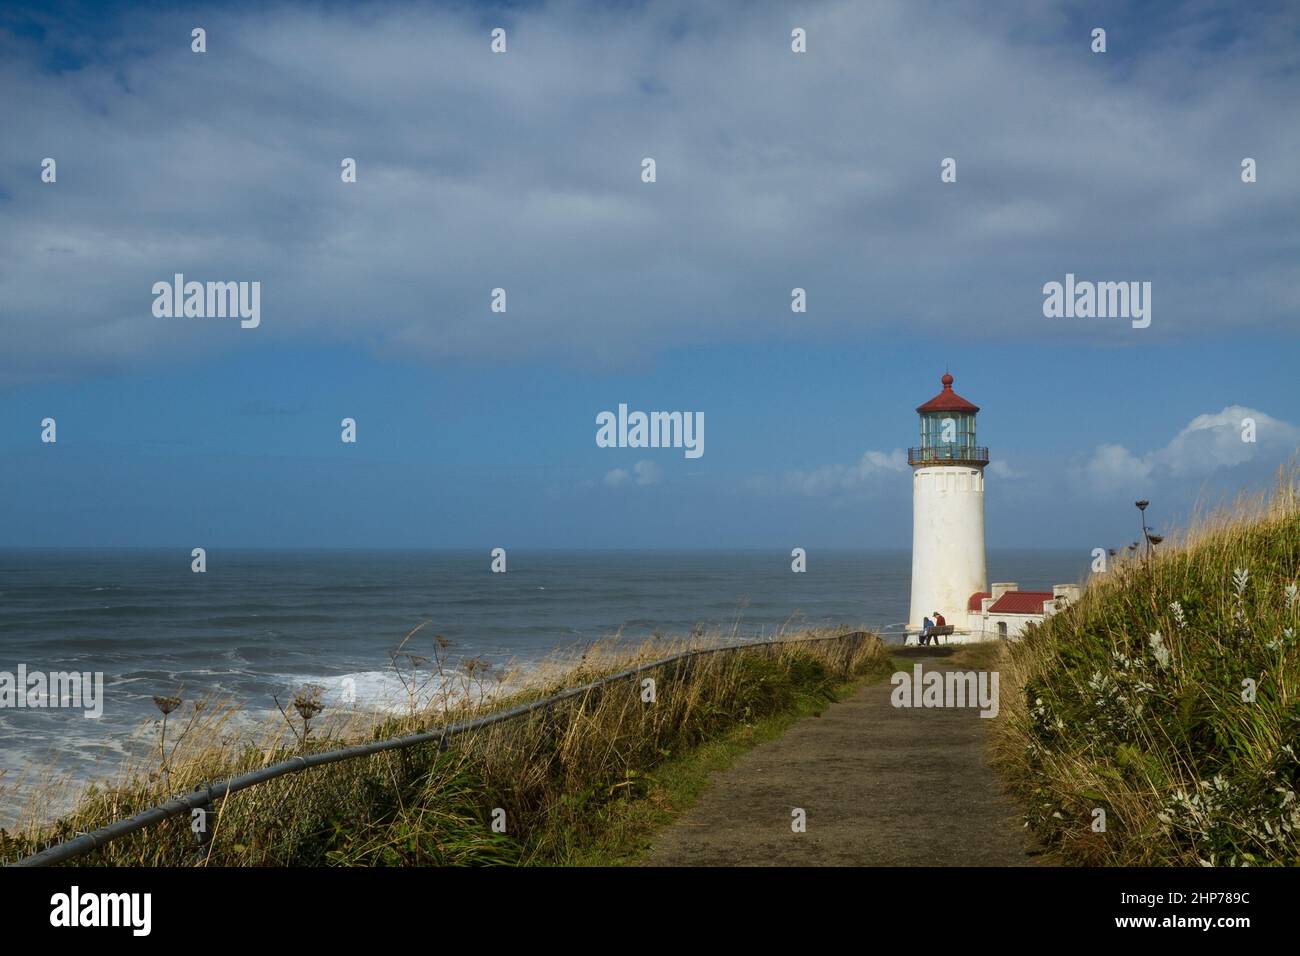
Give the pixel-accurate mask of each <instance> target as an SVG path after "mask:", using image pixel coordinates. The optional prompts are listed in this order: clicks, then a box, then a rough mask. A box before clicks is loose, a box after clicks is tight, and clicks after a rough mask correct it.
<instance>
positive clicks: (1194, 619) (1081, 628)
mask: <svg viewBox="0 0 1300 956" xmlns="http://www.w3.org/2000/svg"><path fill="white" fill-rule="evenodd" d="M1298 474H1300V473H1297V471H1296V470H1295V468H1294V467H1293V468H1291V469H1287V470H1285V471H1284V472H1283V473H1282V474H1281V475H1280V478H1279V483H1278V487H1277V490H1276V491H1275V492H1274V493H1273V494H1271V495H1261V496H1255V497H1253V498H1241V499H1239V500H1238V501H1237V502H1235V503H1234V504H1232V505H1231V506H1228V507H1223V508H1220V509H1218V510H1216V511H1214V512H1212V513H1209V514H1202V515H1200V516H1199V517H1198V520H1197V521H1196V523H1195V524H1194V525H1193V526H1192V527H1191V528H1190V530H1189V531H1188V532H1187V533H1186V534H1185V535H1184V536H1183V537H1182V539H1181V540H1180V541H1177V542H1173V541H1171V542H1167V543H1166V544H1164V545H1162V546H1161V547H1159V548H1158V549H1156V554H1155V555H1154V557H1152V558H1151V559H1149V560H1147V559H1144V558H1143V557H1141V556H1140V555H1139V556H1137V557H1135V558H1133V559H1129V560H1122V561H1120V562H1119V563H1118V565H1112V567H1111V568H1110V570H1109V571H1108V572H1107V573H1105V574H1094V575H1093V578H1092V581H1091V582H1090V584H1089V586H1088V587H1087V589H1086V590H1085V592H1084V594H1083V595H1082V598H1081V600H1080V601H1079V602H1078V603H1077V604H1076V605H1075V606H1074V607H1072V608H1070V609H1068V610H1066V611H1064V612H1062V613H1060V614H1057V615H1054V616H1053V617H1051V618H1049V619H1048V620H1047V621H1046V622H1044V624H1043V625H1042V626H1041V627H1038V628H1035V629H1033V630H1032V631H1031V633H1029V634H1028V635H1027V636H1026V637H1025V639H1024V640H1023V641H1020V642H1018V643H1017V644H1014V645H1011V646H1010V647H1009V648H1008V654H1007V659H1006V661H1005V662H1004V664H1003V669H1002V680H1003V705H1002V719H1000V720H999V721H998V722H997V723H998V725H999V726H998V728H997V743H996V748H997V750H996V752H997V761H998V763H999V764H1000V765H1001V766H1002V768H1003V769H1004V770H1005V771H1006V772H1007V776H1008V777H1009V779H1011V780H1012V781H1013V782H1014V784H1015V785H1016V786H1017V787H1018V789H1019V790H1020V793H1021V796H1022V797H1023V798H1024V800H1025V802H1026V804H1027V807H1028V819H1029V823H1030V824H1031V825H1032V826H1033V827H1034V828H1035V829H1036V830H1037V831H1038V833H1039V834H1040V836H1041V837H1042V838H1043V839H1044V840H1045V841H1046V842H1047V843H1049V844H1050V845H1052V846H1054V847H1055V848H1056V849H1057V850H1058V851H1059V852H1060V853H1061V855H1062V856H1063V858H1064V859H1065V860H1067V861H1069V862H1074V863H1084V864H1111V865H1115V864H1120V865H1142V864H1154V865H1167V864H1175V865H1178V864H1181V865H1196V864H1202V865H1243V864H1244V865H1260V864H1288V865H1293V864H1296V863H1300V800H1298V799H1297V791H1298V790H1300V762H1298V761H1297V749H1298V748H1300V696H1297V694H1298V691H1300V593H1298V591H1297V589H1298V586H1300V482H1298ZM1103 814H1104V817H1103Z"/></svg>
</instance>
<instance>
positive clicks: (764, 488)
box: [746, 448, 910, 497]
mask: <svg viewBox="0 0 1300 956" xmlns="http://www.w3.org/2000/svg"><path fill="white" fill-rule="evenodd" d="M909 467H910V466H909V465H908V464H907V454H906V453H905V452H904V451H903V450H902V449H901V448H895V449H894V450H893V451H890V452H884V451H866V452H863V454H862V457H861V458H860V459H859V460H858V461H857V462H856V463H855V464H852V465H822V466H821V467H819V468H813V469H810V470H807V471H804V470H795V471H789V472H786V473H785V474H784V475H783V476H782V477H781V478H780V479H779V480H773V479H771V478H768V477H764V476H759V477H756V478H751V479H750V480H749V481H748V482H747V483H746V484H747V487H748V488H749V489H750V490H752V491H758V492H768V493H770V492H774V491H776V492H784V493H793V494H799V495H805V496H807V497H823V496H826V495H832V494H839V493H843V492H849V491H853V490H855V489H858V488H861V487H863V486H864V485H866V484H867V483H868V482H870V481H871V480H872V479H874V478H876V477H878V476H882V475H897V474H899V473H901V472H906V471H907V470H908V468H909Z"/></svg>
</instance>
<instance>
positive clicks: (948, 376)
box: [939, 372, 952, 390]
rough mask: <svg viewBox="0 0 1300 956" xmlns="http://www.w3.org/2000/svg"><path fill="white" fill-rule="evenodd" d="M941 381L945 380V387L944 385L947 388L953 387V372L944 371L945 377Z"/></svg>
mask: <svg viewBox="0 0 1300 956" xmlns="http://www.w3.org/2000/svg"><path fill="white" fill-rule="evenodd" d="M939 381H941V382H943V387H944V389H945V390H947V389H950V388H952V374H951V373H949V372H944V373H943V378H941V379H939Z"/></svg>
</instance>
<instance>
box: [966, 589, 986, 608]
mask: <svg viewBox="0 0 1300 956" xmlns="http://www.w3.org/2000/svg"><path fill="white" fill-rule="evenodd" d="M992 596H993V592H991V591H976V592H975V593H974V594H972V595H971V596H970V600H969V601H967V602H966V610H968V611H978V610H979V609H980V601H983V600H984V599H985V598H986V597H992Z"/></svg>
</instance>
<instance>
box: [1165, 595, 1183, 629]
mask: <svg viewBox="0 0 1300 956" xmlns="http://www.w3.org/2000/svg"><path fill="white" fill-rule="evenodd" d="M1169 610H1171V611H1173V612H1174V620H1175V621H1177V622H1178V626H1179V627H1180V628H1181V627H1186V626H1187V617H1186V616H1185V615H1184V614H1183V605H1182V604H1181V603H1180V602H1178V601H1175V602H1174V603H1173V604H1171V605H1169Z"/></svg>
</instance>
